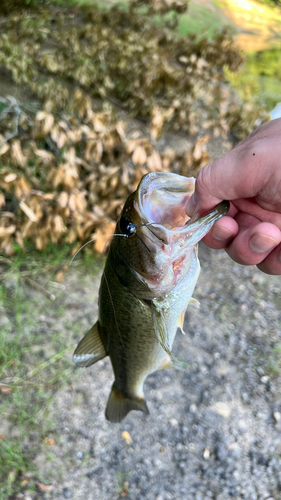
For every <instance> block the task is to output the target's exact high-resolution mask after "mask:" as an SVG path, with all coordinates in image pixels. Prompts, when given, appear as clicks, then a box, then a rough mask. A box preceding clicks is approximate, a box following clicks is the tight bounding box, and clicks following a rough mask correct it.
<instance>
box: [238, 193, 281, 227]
mask: <svg viewBox="0 0 281 500" xmlns="http://www.w3.org/2000/svg"><path fill="white" fill-rule="evenodd" d="M280 197H281V195H280ZM231 204H232V205H233V206H234V207H236V210H237V212H238V213H239V214H240V212H241V213H242V214H249V215H251V216H253V217H256V218H257V219H258V220H260V222H271V223H272V224H275V226H277V227H279V229H281V213H276V212H271V211H270V210H265V209H264V208H261V207H260V206H259V205H258V204H257V203H256V201H255V200H254V199H253V198H252V199H245V198H241V199H239V200H233V201H232V203H231ZM228 215H230V212H228ZM231 215H232V214H231Z"/></svg>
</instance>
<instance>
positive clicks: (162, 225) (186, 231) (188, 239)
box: [138, 172, 229, 251]
mask: <svg viewBox="0 0 281 500" xmlns="http://www.w3.org/2000/svg"><path fill="white" fill-rule="evenodd" d="M194 189H195V179H194V177H189V178H188V177H182V176H179V175H177V174H173V173H168V172H161V173H159V172H153V173H150V174H147V175H146V176H144V177H143V179H142V181H141V183H140V186H139V189H138V208H139V215H140V217H141V220H142V222H143V224H147V226H146V229H147V230H149V231H150V232H151V233H152V234H153V235H154V236H156V238H157V239H158V240H160V241H161V242H162V243H164V244H165V245H168V246H170V245H172V247H173V251H176V250H180V248H182V249H185V250H186V249H187V248H188V247H193V246H194V245H196V243H198V242H199V241H200V240H201V239H202V238H203V237H204V236H205V235H206V234H207V233H208V231H209V230H210V228H211V227H212V225H213V224H214V222H215V221H216V220H218V219H219V218H220V217H222V216H223V215H225V214H226V213H227V212H228V210H229V202H228V201H223V202H221V203H220V204H219V205H217V206H216V207H215V208H214V209H213V210H212V211H211V212H210V213H208V214H206V215H204V216H203V217H200V215H199V214H197V215H195V216H194V217H192V218H190V217H189V216H188V215H187V214H186V211H185V208H186V204H187V201H188V200H189V198H190V196H191V195H192V193H193V192H194ZM175 247H176V248H175Z"/></svg>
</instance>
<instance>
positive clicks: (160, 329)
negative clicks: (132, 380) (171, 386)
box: [151, 303, 189, 371]
mask: <svg viewBox="0 0 281 500" xmlns="http://www.w3.org/2000/svg"><path fill="white" fill-rule="evenodd" d="M151 312H152V319H153V326H154V331H155V335H156V338H157V340H158V342H159V344H160V345H161V347H162V349H164V351H165V352H166V353H167V354H168V359H167V360H165V366H160V369H161V368H170V367H171V365H172V366H173V368H176V369H177V370H181V371H188V369H189V365H188V364H187V363H185V362H184V361H179V360H178V359H176V358H175V357H174V356H173V354H172V353H171V349H170V346H169V336H168V332H167V328H166V324H165V319H164V317H163V313H162V311H161V310H158V309H157V308H156V307H155V305H154V304H153V303H152V304H151Z"/></svg>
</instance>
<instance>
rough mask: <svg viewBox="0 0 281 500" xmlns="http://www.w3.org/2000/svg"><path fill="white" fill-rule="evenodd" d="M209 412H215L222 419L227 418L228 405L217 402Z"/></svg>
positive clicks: (229, 409) (228, 412)
mask: <svg viewBox="0 0 281 500" xmlns="http://www.w3.org/2000/svg"><path fill="white" fill-rule="evenodd" d="M211 410H213V411H215V412H216V413H218V414H219V415H221V417H224V418H228V417H229V415H230V413H231V408H230V407H229V405H228V404H227V403H223V402H222V401H217V402H216V403H215V404H214V405H213V406H211Z"/></svg>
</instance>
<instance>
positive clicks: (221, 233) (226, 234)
mask: <svg viewBox="0 0 281 500" xmlns="http://www.w3.org/2000/svg"><path fill="white" fill-rule="evenodd" d="M211 234H212V237H213V238H214V239H215V240H217V241H227V240H229V238H231V237H232V236H233V233H232V232H231V231H229V229H226V228H225V227H221V226H218V227H217V226H216V225H215V226H214V227H213V229H212V231H211Z"/></svg>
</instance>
